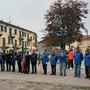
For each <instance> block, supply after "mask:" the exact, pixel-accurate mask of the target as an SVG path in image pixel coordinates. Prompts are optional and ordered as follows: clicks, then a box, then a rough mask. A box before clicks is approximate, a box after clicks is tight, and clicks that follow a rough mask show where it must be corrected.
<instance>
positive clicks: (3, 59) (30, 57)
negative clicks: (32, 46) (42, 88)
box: [0, 50, 37, 74]
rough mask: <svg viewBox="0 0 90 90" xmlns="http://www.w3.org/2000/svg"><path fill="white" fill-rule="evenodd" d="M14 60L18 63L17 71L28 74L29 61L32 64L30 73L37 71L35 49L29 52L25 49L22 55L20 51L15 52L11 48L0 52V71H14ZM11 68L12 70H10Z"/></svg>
mask: <svg viewBox="0 0 90 90" xmlns="http://www.w3.org/2000/svg"><path fill="white" fill-rule="evenodd" d="M16 61H17V65H18V72H22V73H25V74H28V73H29V72H30V62H31V65H32V74H34V73H35V74H36V73H37V68H36V66H37V54H36V53H35V50H33V51H32V53H31V54H30V53H29V51H27V52H26V53H25V54H24V56H23V55H22V52H20V51H19V52H18V53H15V52H14V51H13V50H10V51H7V52H6V53H5V51H4V53H2V52H0V64H1V71H5V65H6V71H12V72H15V66H16ZM11 69H12V70H11Z"/></svg>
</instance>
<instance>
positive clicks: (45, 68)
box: [43, 64, 47, 74]
mask: <svg viewBox="0 0 90 90" xmlns="http://www.w3.org/2000/svg"><path fill="white" fill-rule="evenodd" d="M43 71H44V74H47V64H43Z"/></svg>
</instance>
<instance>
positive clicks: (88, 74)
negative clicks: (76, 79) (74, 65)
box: [85, 66, 90, 78]
mask: <svg viewBox="0 0 90 90" xmlns="http://www.w3.org/2000/svg"><path fill="white" fill-rule="evenodd" d="M85 73H86V77H87V78H90V67H88V66H86V67H85Z"/></svg>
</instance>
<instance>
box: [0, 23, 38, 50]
mask: <svg viewBox="0 0 90 90" xmlns="http://www.w3.org/2000/svg"><path fill="white" fill-rule="evenodd" d="M36 44H37V34H36V33H35V32H32V31H30V30H27V29H24V28H22V27H19V26H16V25H13V24H10V23H7V22H4V21H0V48H1V49H2V50H6V49H10V48H12V47H13V46H14V49H15V50H18V49H21V48H22V46H23V48H24V50H33V49H36V48H37V47H36Z"/></svg>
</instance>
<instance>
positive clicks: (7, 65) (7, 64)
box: [6, 61, 9, 71]
mask: <svg viewBox="0 0 90 90" xmlns="http://www.w3.org/2000/svg"><path fill="white" fill-rule="evenodd" d="M6 67H7V71H9V62H8V61H6Z"/></svg>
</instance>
